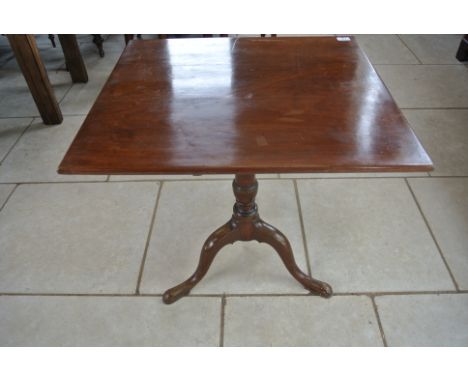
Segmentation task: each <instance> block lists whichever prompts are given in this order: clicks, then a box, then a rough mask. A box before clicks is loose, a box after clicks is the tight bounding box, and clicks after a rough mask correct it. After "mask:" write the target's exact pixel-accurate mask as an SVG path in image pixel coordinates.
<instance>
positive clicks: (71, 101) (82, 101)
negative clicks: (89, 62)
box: [60, 70, 110, 115]
mask: <svg viewBox="0 0 468 382" xmlns="http://www.w3.org/2000/svg"><path fill="white" fill-rule="evenodd" d="M109 74H110V70H109V71H108V70H106V71H88V76H89V81H88V82H87V83H85V84H73V86H72V88H71V89H70V91H69V92H68V93H67V95H66V96H65V98H64V99H63V100H62V102H60V108H61V109H62V113H63V115H76V114H80V115H82V114H87V113H88V112H89V111H90V110H91V107H92V106H93V104H94V101H95V100H96V98H97V96H98V95H99V93H100V92H101V89H102V87H103V86H104V84H105V83H106V81H107V78H108V77H109Z"/></svg>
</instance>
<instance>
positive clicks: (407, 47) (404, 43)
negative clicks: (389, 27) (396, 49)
mask: <svg viewBox="0 0 468 382" xmlns="http://www.w3.org/2000/svg"><path fill="white" fill-rule="evenodd" d="M396 36H397V37H398V39H399V40H400V41H401V43H402V44H403V45H404V46H405V47H406V49H408V50H409V51H410V52H411V54H412V55H413V56H414V58H416V60H417V61H418V62H419V64H420V65H423V63H422V61H421V60H420V59H419V57H418V56H416V54H415V53H414V52H413V51H412V50H411V49H410V47H409V46H408V45H407V44H406V42H404V41H403V39H402V38H401V37H400V35H399V34H397V35H396Z"/></svg>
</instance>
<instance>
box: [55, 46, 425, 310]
mask: <svg viewBox="0 0 468 382" xmlns="http://www.w3.org/2000/svg"><path fill="white" fill-rule="evenodd" d="M430 170H432V163H431V160H430V158H429V156H428V155H427V154H426V152H425V151H424V149H423V147H422V146H421V144H420V143H419V141H418V140H417V138H416V137H415V135H414V133H413V132H412V130H411V128H410V127H409V126H408V123H407V122H406V120H405V118H404V117H403V115H402V113H401V111H400V110H399V108H398V107H397V105H396V104H395V102H394V100H393V99H392V97H391V96H390V94H389V92H388V90H387V89H386V88H385V86H384V84H383V83H382V81H381V80H380V78H379V76H378V75H377V74H376V72H375V71H374V69H373V68H372V66H371V65H370V63H369V61H368V59H367V58H366V56H365V55H364V54H363V53H362V52H361V51H360V49H359V47H358V46H357V44H356V42H355V40H354V39H353V38H351V37H298V38H293V37H287V38H262V39H260V38H240V39H229V38H214V39H177V40H147V41H131V42H130V43H129V45H128V46H127V47H126V48H125V51H124V52H123V54H122V56H121V57H120V60H119V61H118V63H117V65H116V67H115V69H114V71H113V72H112V74H111V76H110V77H109V79H108V81H107V83H106V84H105V86H104V88H103V90H102V91H101V93H100V95H99V96H98V98H97V100H96V102H95V104H94V106H93V108H92V109H91V111H90V113H89V115H88V117H87V118H86V120H85V121H84V123H83V126H82V127H81V129H80V131H79V132H78V134H77V136H76V137H75V139H74V141H73V143H72V144H71V146H70V148H69V150H68V152H67V154H66V155H65V157H64V159H63V161H62V163H61V164H60V167H59V172H60V173H62V174H226V173H231V174H235V179H234V181H233V190H234V195H235V198H236V202H235V204H234V212H233V215H232V218H231V219H230V220H229V221H228V222H227V223H226V224H225V225H223V226H222V227H220V228H219V229H217V230H216V231H214V232H213V233H212V234H211V235H210V236H209V237H208V239H207V240H206V242H205V244H204V245H203V248H202V250H201V255H200V260H199V264H198V267H197V269H196V270H195V273H194V274H193V275H192V276H191V277H190V278H189V279H187V280H186V281H184V282H183V283H181V284H179V285H177V286H176V287H174V288H172V289H169V290H168V291H166V292H165V293H164V295H163V300H164V302H166V303H172V302H174V301H176V300H177V299H179V298H180V297H182V296H184V295H187V294H188V293H189V292H190V290H191V289H192V288H193V287H194V286H195V285H196V284H197V283H198V282H199V281H200V280H201V279H202V278H203V276H204V275H205V274H206V272H207V271H208V268H209V266H210V265H211V263H212V261H213V259H214V257H215V256H216V253H217V252H218V251H219V250H220V249H221V248H222V247H223V246H225V245H227V244H232V243H234V242H236V241H239V240H242V241H249V240H257V241H259V242H265V243H268V244H270V245H271V246H272V247H273V248H274V249H275V250H276V251H277V252H278V254H279V255H280V257H281V259H282V261H283V263H284V265H285V266H286V268H287V270H288V271H289V272H290V273H291V275H292V276H293V277H294V278H296V280H297V281H298V282H299V283H301V284H302V285H303V286H304V287H305V288H306V289H308V290H309V291H311V292H312V293H314V294H318V295H321V296H323V297H330V296H331V295H332V289H331V287H330V286H329V285H328V284H327V283H325V282H322V281H319V280H316V279H313V278H312V277H310V276H308V275H306V274H305V273H304V272H302V271H301V270H300V269H299V267H298V266H297V264H296V262H295V260H294V256H293V253H292V249H291V246H290V244H289V242H288V239H287V238H286V237H285V236H284V235H283V234H282V233H281V232H280V231H279V230H278V229H276V228H275V227H273V226H271V225H269V224H268V223H266V222H264V221H263V220H262V219H261V218H260V216H259V214H258V210H257V205H256V203H255V196H256V193H257V188H258V184H257V181H256V178H255V174H257V173H288V172H369V171H399V172H401V171H430ZM193 219H194V223H195V224H196V217H193ZM174 234H175V235H176V234H177V233H174Z"/></svg>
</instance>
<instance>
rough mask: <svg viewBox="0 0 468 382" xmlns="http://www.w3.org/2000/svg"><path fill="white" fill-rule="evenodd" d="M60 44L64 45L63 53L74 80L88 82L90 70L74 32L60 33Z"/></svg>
mask: <svg viewBox="0 0 468 382" xmlns="http://www.w3.org/2000/svg"><path fill="white" fill-rule="evenodd" d="M58 38H59V41H60V45H61V46H62V50H63V55H64V56H65V62H66V64H67V69H68V71H69V72H70V76H71V78H72V81H73V82H88V72H87V71H86V66H85V63H84V61H83V57H82V56H81V53H80V47H79V46H78V41H77V40H76V35H74V34H59V35H58Z"/></svg>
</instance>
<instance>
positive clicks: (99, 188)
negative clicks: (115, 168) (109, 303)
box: [0, 182, 158, 293]
mask: <svg viewBox="0 0 468 382" xmlns="http://www.w3.org/2000/svg"><path fill="white" fill-rule="evenodd" d="M157 188H158V185H157V184H156V183H141V182H140V183H130V182H128V183H86V184H67V183H63V184H36V185H20V186H19V187H18V188H17V189H16V190H15V192H14V193H13V195H12V197H11V198H10V200H9V201H8V203H7V204H6V205H5V207H4V208H3V210H2V211H1V213H0V254H1V255H0V259H1V262H0V293H1V292H21V293H26V292H28V293H29V292H32V293H132V292H134V291H135V288H136V283H137V278H138V273H139V269H140V264H141V260H142V257H143V252H144V248H145V243H146V238H147V235H148V230H149V225H150V221H151V215H152V212H153V207H154V203H155V200H156V193H157Z"/></svg>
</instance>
